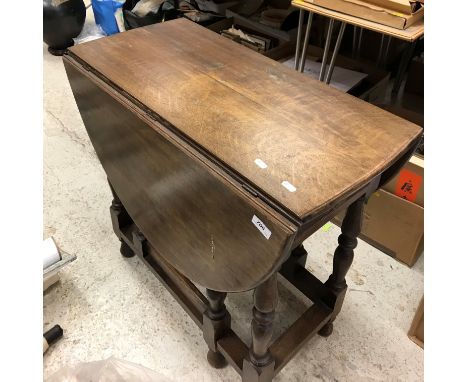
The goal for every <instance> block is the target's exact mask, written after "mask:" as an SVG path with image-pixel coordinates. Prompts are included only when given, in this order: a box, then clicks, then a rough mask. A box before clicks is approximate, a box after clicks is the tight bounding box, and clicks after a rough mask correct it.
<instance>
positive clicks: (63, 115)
mask: <svg viewBox="0 0 468 382" xmlns="http://www.w3.org/2000/svg"><path fill="white" fill-rule="evenodd" d="M110 202H111V193H110V191H109V188H108V186H107V182H106V177H105V174H104V171H103V170H102V168H101V166H100V164H99V161H98V159H97V157H96V155H95V153H94V150H93V147H92V145H91V143H90V141H89V139H88V136H87V134H86V131H85V128H84V126H83V123H82V121H81V118H80V115H79V113H78V109H77V107H76V105H75V102H74V99H73V95H72V92H71V89H70V87H69V85H68V81H67V78H66V75H65V71H64V68H63V65H62V61H61V58H58V57H54V56H51V55H50V54H48V53H47V50H46V47H44V237H48V236H51V235H53V236H54V237H55V238H56V239H57V242H58V243H59V246H60V247H61V248H63V249H64V250H65V251H67V252H69V253H74V254H76V255H77V256H78V259H77V260H76V261H75V262H74V263H72V264H71V265H69V266H68V267H66V268H65V269H64V270H63V271H61V273H60V277H61V281H60V282H59V283H58V284H56V285H55V286H53V287H51V288H50V289H49V290H48V291H47V292H46V293H45V294H44V328H45V329H46V328H50V327H51V326H52V325H54V324H60V325H61V326H62V327H63V328H64V331H65V334H64V337H63V338H62V339H61V340H60V341H59V342H58V343H56V344H55V345H53V346H52V347H51V348H50V349H49V351H48V353H47V354H46V355H45V356H44V377H45V378H47V377H48V376H50V375H51V374H52V373H53V372H55V371H56V370H58V369H60V368H61V367H63V366H65V365H73V364H76V363H78V362H83V361H94V360H100V359H104V358H107V357H110V356H115V357H117V358H121V359H125V360H128V361H132V362H135V363H139V364H141V365H143V366H146V367H148V368H150V369H153V370H155V371H157V372H159V373H161V374H163V375H165V376H166V377H168V378H169V379H171V380H173V381H190V382H194V381H240V378H239V376H238V375H237V374H236V373H235V371H234V370H233V369H232V368H230V367H228V368H225V369H222V370H214V369H212V368H210V367H209V366H208V364H207V362H206V360H205V354H206V350H207V347H206V345H205V343H204V340H203V337H202V333H201V331H200V330H199V329H198V327H197V326H196V325H195V324H194V323H193V322H191V320H190V318H189V317H188V315H187V314H185V312H184V311H183V309H182V308H181V307H179V306H178V304H177V303H176V302H175V300H174V299H173V298H172V296H171V295H170V294H169V292H167V291H166V290H165V289H164V287H163V286H162V285H161V284H160V283H159V281H158V280H157V279H156V278H155V277H154V276H153V275H152V273H151V272H150V271H149V269H147V268H146V267H145V266H144V265H143V264H142V263H141V262H140V261H139V260H138V259H137V258H132V259H125V258H123V257H121V256H120V254H119V242H118V240H117V239H116V238H115V236H114V234H113V232H112V227H111V222H110V218H109V205H110ZM338 234H339V230H338V228H337V227H335V226H333V225H332V226H331V227H330V228H329V229H328V230H324V229H322V230H320V231H319V232H317V233H316V234H315V235H313V236H312V237H311V238H309V239H308V240H307V241H306V242H305V246H306V249H307V250H308V251H309V254H310V255H309V259H308V263H307V267H308V268H309V269H310V270H311V271H312V272H313V273H314V274H316V276H317V277H319V278H320V279H321V280H322V281H324V280H325V279H326V278H327V276H328V274H329V272H330V270H331V264H332V253H333V251H334V249H335V246H336V239H337V236H338ZM348 284H349V292H348V295H347V298H346V300H345V303H344V306H343V310H342V312H341V314H340V315H339V316H338V318H337V320H336V322H335V331H334V333H333V335H332V336H330V337H329V338H327V339H324V338H321V337H318V336H316V337H315V338H313V339H312V340H311V341H310V342H309V343H308V345H307V346H305V347H304V348H303V349H302V350H301V351H300V352H299V353H298V354H297V355H296V357H295V358H294V359H293V360H292V361H291V362H290V363H289V364H288V365H287V366H286V367H285V368H284V369H283V371H282V372H281V373H280V374H279V375H278V376H277V377H276V379H275V381H278V382H279V381H421V380H423V351H422V349H421V348H419V347H418V346H417V345H415V344H414V343H413V342H411V341H410V340H409V339H408V337H407V335H406V333H407V331H408V328H409V326H410V324H411V320H412V318H413V315H414V312H415V310H416V307H417V304H418V302H419V299H420V298H421V296H422V294H423V258H422V257H421V258H420V259H419V261H418V262H417V263H416V265H415V266H414V267H413V268H412V269H410V268H408V267H406V266H405V265H402V264H400V263H398V262H396V261H395V260H393V259H392V258H390V257H388V256H386V255H385V254H383V253H382V252H380V251H378V250H376V249H374V248H373V247H371V246H370V245H368V244H366V243H364V242H362V241H360V242H359V245H358V248H357V250H356V254H355V262H354V264H353V266H352V268H351V270H350V272H349V276H348ZM251 301H252V296H251V293H243V294H234V295H230V296H228V298H227V305H228V309H229V310H230V311H231V312H232V315H233V327H234V329H235V330H236V331H238V333H239V335H240V336H241V337H242V338H243V339H244V340H245V341H247V342H248V340H249V330H250V329H249V327H250V326H249V325H250V319H251V318H250V311H251ZM305 309H306V304H305V303H304V302H303V301H302V300H301V299H300V296H298V295H297V294H295V293H292V292H291V291H290V290H289V289H288V286H287V285H286V283H284V282H283V283H280V303H279V306H278V310H277V316H276V320H275V325H276V327H277V330H276V335H277V334H278V330H281V329H282V328H284V327H286V326H287V325H289V324H290V323H291V322H292V320H294V319H295V318H296V317H297V316H298V315H299V314H300V313H301V312H302V311H304V310H305Z"/></svg>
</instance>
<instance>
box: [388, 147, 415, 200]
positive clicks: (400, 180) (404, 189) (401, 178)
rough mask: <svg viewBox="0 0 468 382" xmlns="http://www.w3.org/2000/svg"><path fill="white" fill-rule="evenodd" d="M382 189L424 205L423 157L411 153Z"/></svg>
mask: <svg viewBox="0 0 468 382" xmlns="http://www.w3.org/2000/svg"><path fill="white" fill-rule="evenodd" d="M382 189H383V190H385V191H388V192H391V193H392V194H394V195H396V196H399V197H400V198H403V199H406V200H409V201H410V202H413V203H416V204H417V205H418V206H421V207H424V158H422V157H420V156H417V155H413V156H412V157H411V159H410V160H409V161H408V162H407V163H406V164H405V166H404V167H403V168H402V169H401V170H400V172H399V173H398V174H397V175H396V176H395V177H393V178H392V179H390V180H389V181H388V183H387V184H385V185H384V186H383V187H382Z"/></svg>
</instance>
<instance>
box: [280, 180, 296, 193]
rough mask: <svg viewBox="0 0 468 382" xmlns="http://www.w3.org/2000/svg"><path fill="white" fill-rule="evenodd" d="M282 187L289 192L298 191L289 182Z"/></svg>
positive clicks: (283, 183) (284, 182) (285, 181)
mask: <svg viewBox="0 0 468 382" xmlns="http://www.w3.org/2000/svg"><path fill="white" fill-rule="evenodd" d="M281 185H282V186H283V187H284V188H285V189H286V190H288V191H289V192H295V191H296V190H297V188H296V187H294V186H293V185H292V184H291V183H289V182H288V181H287V180H284V181H283V182H282V183H281Z"/></svg>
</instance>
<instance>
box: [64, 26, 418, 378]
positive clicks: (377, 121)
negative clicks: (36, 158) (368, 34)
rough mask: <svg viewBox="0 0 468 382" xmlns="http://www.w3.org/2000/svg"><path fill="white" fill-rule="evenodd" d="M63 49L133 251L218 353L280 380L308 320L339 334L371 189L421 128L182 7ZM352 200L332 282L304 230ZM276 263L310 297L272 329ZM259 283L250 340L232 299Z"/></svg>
mask: <svg viewBox="0 0 468 382" xmlns="http://www.w3.org/2000/svg"><path fill="white" fill-rule="evenodd" d="M64 64H65V69H66V71H67V75H68V78H69V81H70V84H71V87H72V90H73V94H74V96H75V99H76V103H77V105H78V108H79V111H80V114H81V116H82V118H83V122H84V124H85V126H86V129H87V131H88V134H89V136H90V138H91V141H92V143H93V146H94V148H95V150H96V153H97V155H98V157H99V160H100V161H101V164H102V166H103V168H104V170H105V171H106V174H107V177H108V179H109V183H110V185H111V189H112V192H113V195H114V199H113V201H112V205H111V217H112V223H113V227H114V231H115V233H116V235H117V237H118V238H119V240H120V241H121V253H122V254H123V255H124V256H133V255H134V254H137V255H138V256H139V257H140V258H141V260H142V261H143V262H144V263H145V264H147V265H148V266H149V267H150V268H151V269H152V270H153V271H154V273H155V274H156V276H157V277H158V278H159V279H160V280H161V282H162V283H163V284H164V285H165V286H166V287H167V288H168V290H169V291H170V292H171V293H172V294H173V296H174V297H175V298H176V300H177V301H178V302H179V303H180V304H181V305H182V307H184V309H185V310H186V311H187V313H188V314H189V315H190V317H191V318H192V319H193V320H194V322H195V323H196V324H197V325H198V326H199V327H200V328H201V329H202V330H203V335H204V338H205V340H206V343H207V345H208V348H209V351H208V361H209V362H210V364H211V365H212V366H214V367H220V366H223V365H224V364H225V363H226V361H227V362H228V363H230V364H231V365H232V366H233V367H234V368H235V370H236V371H237V372H238V373H239V374H240V375H241V376H242V379H243V381H245V382H249V381H271V380H272V379H273V377H274V376H275V375H276V374H277V373H279V372H280V370H281V369H282V368H283V367H284V366H285V365H286V363H287V362H288V361H289V360H290V359H291V358H292V357H293V356H294V354H296V352H297V351H298V350H299V349H300V348H301V347H302V346H303V345H304V344H305V343H306V342H307V340H308V339H309V338H311V336H313V335H314V334H315V333H317V332H318V333H319V334H321V335H324V336H326V335H330V334H331V332H332V329H333V324H332V322H333V320H334V319H335V317H336V316H337V314H338V313H339V311H340V309H341V306H342V303H343V299H344V296H345V293H346V289H347V285H346V281H345V276H346V273H347V271H348V269H349V267H350V266H351V263H352V260H353V249H354V248H355V247H356V245H357V239H356V237H357V235H358V234H359V231H360V226H361V219H362V211H363V205H364V203H365V202H366V200H367V198H368V197H369V196H370V195H371V193H372V192H373V191H375V190H376V189H377V188H378V187H379V186H380V185H381V184H383V183H385V182H386V181H387V180H388V179H389V178H390V177H392V176H393V175H394V174H395V173H396V172H397V171H398V170H399V169H400V168H401V167H402V165H403V164H404V163H405V162H406V160H407V159H408V158H409V157H410V155H411V154H412V152H413V150H414V149H415V147H416V145H417V143H418V141H419V138H420V135H421V129H420V128H419V127H417V126H416V125H413V124H411V123H409V122H407V121H405V120H403V119H401V118H399V117H397V116H395V115H392V114H390V113H388V112H386V111H384V110H381V109H379V108H377V107H374V106H372V105H370V104H368V103H365V102H363V101H361V100H359V99H356V98H354V97H352V96H349V95H347V94H343V93H341V92H339V91H337V90H335V89H332V88H330V87H328V86H325V85H323V84H322V83H320V82H317V81H315V80H312V79H310V78H304V76H303V75H301V74H300V73H298V72H296V71H294V70H290V69H288V68H286V67H285V66H284V65H281V64H280V63H278V62H275V61H273V60H270V59H268V58H266V57H263V56H262V55H260V54H258V53H255V52H253V51H252V50H250V49H248V48H246V47H243V46H241V45H239V44H237V43H235V42H233V41H230V40H228V39H226V38H224V37H222V36H220V35H218V34H216V33H214V32H211V31H209V30H207V29H205V28H203V27H201V26H199V25H197V24H195V23H192V22H190V21H187V20H185V19H179V20H174V21H169V22H164V23H161V24H156V25H152V26H148V27H144V28H138V29H134V30H131V31H128V32H125V33H120V34H117V35H113V36H110V37H106V38H102V39H99V40H95V41H91V42H87V43H84V44H80V45H77V46H74V47H73V48H71V49H70V52H69V54H68V55H66V56H64ZM343 209H347V213H346V217H345V218H344V222H343V225H342V234H341V235H340V236H339V239H338V243H339V245H338V247H337V249H336V252H335V255H334V261H333V270H332V273H331V275H330V277H329V279H328V281H327V282H325V283H322V282H321V281H320V280H318V279H317V278H316V277H315V276H313V275H312V274H311V273H309V272H308V271H307V270H306V269H305V260H306V256H307V252H306V251H305V249H304V247H303V245H302V242H303V241H304V240H305V239H306V238H308V237H309V236H310V235H311V234H312V233H313V232H315V231H316V230H317V229H319V228H320V227H321V226H323V224H324V223H326V222H328V221H329V220H330V219H331V218H333V217H334V216H335V215H336V214H337V213H338V212H339V211H340V210H343ZM278 274H280V275H282V277H284V278H286V279H287V280H289V281H290V282H291V283H292V285H294V286H295V287H296V288H297V289H298V290H299V291H301V292H302V293H303V294H304V295H305V296H306V297H308V298H309V299H310V300H311V301H313V302H314V304H313V305H312V306H311V307H310V308H309V309H308V310H307V311H306V312H305V313H304V314H303V315H302V316H301V317H300V318H299V319H297V321H296V322H295V323H294V324H293V325H292V326H291V327H290V328H289V329H288V330H286V331H285V332H284V333H283V334H282V335H281V336H280V337H279V338H278V339H276V340H275V341H273V342H272V333H273V321H274V316H275V307H276V304H277V299H278V292H277V275H278ZM116 276H117V275H116ZM194 284H197V285H200V286H202V287H204V288H206V292H205V294H203V293H202V292H201V291H200V290H199V289H197V288H196V287H195V285H194ZM247 290H254V303H253V305H254V308H253V318H252V342H251V344H244V342H243V341H242V340H241V339H240V338H239V337H238V336H237V335H236V333H235V332H234V331H233V330H232V329H231V318H230V314H229V312H228V311H227V310H226V307H225V305H224V299H225V298H226V295H227V293H234V292H241V291H247ZM135 345H137V344H135Z"/></svg>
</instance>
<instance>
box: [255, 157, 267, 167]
mask: <svg viewBox="0 0 468 382" xmlns="http://www.w3.org/2000/svg"><path fill="white" fill-rule="evenodd" d="M254 162H255V164H256V165H257V166H258V167H260V168H261V169H265V168H267V167H268V165H267V164H266V163H265V162H264V161H262V160H261V159H260V158H257V159H255V160H254Z"/></svg>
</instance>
